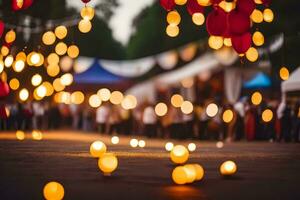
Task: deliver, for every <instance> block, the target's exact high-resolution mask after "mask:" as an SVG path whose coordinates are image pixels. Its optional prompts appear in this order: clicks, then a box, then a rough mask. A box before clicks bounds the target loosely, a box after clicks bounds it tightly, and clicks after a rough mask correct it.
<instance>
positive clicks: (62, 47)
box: [55, 42, 68, 56]
mask: <svg viewBox="0 0 300 200" xmlns="http://www.w3.org/2000/svg"><path fill="white" fill-rule="evenodd" d="M67 49H68V47H67V45H66V44H65V43H63V42H59V43H57V45H56V46H55V52H56V53H57V54H58V55H60V56H62V55H64V54H65V53H66V52H67Z"/></svg>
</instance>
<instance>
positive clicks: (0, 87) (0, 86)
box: [0, 73, 9, 98]
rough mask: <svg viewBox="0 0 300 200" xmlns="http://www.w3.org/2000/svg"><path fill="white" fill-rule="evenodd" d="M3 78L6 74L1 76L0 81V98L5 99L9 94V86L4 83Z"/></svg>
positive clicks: (4, 79)
mask: <svg viewBox="0 0 300 200" xmlns="http://www.w3.org/2000/svg"><path fill="white" fill-rule="evenodd" d="M3 76H6V74H5V73H3V74H2V81H1V79H0V98H1V97H6V96H7V95H8V94H9V85H8V84H7V83H6V77H5V78H3Z"/></svg>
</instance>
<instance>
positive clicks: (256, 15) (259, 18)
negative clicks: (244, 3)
mask: <svg viewBox="0 0 300 200" xmlns="http://www.w3.org/2000/svg"><path fill="white" fill-rule="evenodd" d="M250 18H251V20H252V21H253V22H255V23H261V22H263V20H264V16H263V13H262V12H261V11H260V10H258V9H254V11H253V12H252V14H251V15H250Z"/></svg>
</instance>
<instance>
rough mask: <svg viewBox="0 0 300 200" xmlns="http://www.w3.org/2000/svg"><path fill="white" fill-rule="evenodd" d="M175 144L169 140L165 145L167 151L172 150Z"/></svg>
mask: <svg viewBox="0 0 300 200" xmlns="http://www.w3.org/2000/svg"><path fill="white" fill-rule="evenodd" d="M173 147H174V144H173V143H172V142H167V143H166V145H165V149H166V151H172V149H173Z"/></svg>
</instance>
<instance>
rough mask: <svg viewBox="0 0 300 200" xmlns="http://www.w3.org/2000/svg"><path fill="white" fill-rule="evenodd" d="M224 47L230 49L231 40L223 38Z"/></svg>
mask: <svg viewBox="0 0 300 200" xmlns="http://www.w3.org/2000/svg"><path fill="white" fill-rule="evenodd" d="M224 45H225V46H226V47H231V46H232V42H231V38H224Z"/></svg>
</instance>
